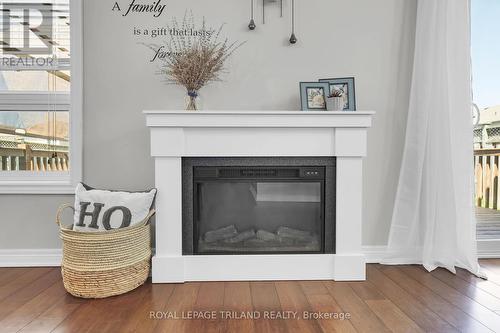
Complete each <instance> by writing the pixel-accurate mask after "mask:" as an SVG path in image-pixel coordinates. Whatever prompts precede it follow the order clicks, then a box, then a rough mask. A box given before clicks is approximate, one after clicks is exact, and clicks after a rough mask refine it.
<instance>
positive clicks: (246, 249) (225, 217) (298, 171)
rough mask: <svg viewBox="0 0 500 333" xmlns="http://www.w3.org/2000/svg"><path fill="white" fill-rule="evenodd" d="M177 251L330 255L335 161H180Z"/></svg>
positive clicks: (332, 231) (245, 159) (191, 159)
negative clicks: (180, 230) (180, 213)
mask: <svg viewBox="0 0 500 333" xmlns="http://www.w3.org/2000/svg"><path fill="white" fill-rule="evenodd" d="M182 167H183V254H195V255H196V254H205V255H207V254H213V255H217V254H271V253H272V254H276V253H290V254H292V253H293V254H297V253H335V244H334V243H335V158H334V157H271V158H269V157H263V158H245V157H243V158H183V160H182Z"/></svg>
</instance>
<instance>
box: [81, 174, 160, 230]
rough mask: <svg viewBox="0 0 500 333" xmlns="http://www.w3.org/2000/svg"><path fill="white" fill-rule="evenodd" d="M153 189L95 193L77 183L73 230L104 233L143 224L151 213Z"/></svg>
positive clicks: (95, 191) (154, 194) (154, 190)
mask: <svg viewBox="0 0 500 333" xmlns="http://www.w3.org/2000/svg"><path fill="white" fill-rule="evenodd" d="M155 196H156V189H152V190H149V191H145V192H125V191H110V190H98V189H94V188H92V187H90V186H87V185H85V184H83V183H79V184H78V185H77V186H76V190H75V216H74V223H73V230H78V231H88V232H95V231H104V230H111V229H117V228H125V227H128V226H132V225H134V224H137V223H139V222H141V221H143V220H144V219H145V218H146V216H147V215H148V213H149V211H150V210H151V208H152V206H153V203H154V199H155Z"/></svg>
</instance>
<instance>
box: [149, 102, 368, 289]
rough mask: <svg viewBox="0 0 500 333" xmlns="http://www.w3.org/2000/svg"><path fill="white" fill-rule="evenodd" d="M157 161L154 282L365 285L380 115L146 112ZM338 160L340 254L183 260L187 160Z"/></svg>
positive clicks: (153, 154) (210, 257)
mask: <svg viewBox="0 0 500 333" xmlns="http://www.w3.org/2000/svg"><path fill="white" fill-rule="evenodd" d="M144 113H145V114H146V123H147V126H148V127H149V128H150V129H151V155H152V156H153V157H154V158H155V184H156V187H157V188H158V196H157V201H156V209H157V216H156V253H155V255H154V257H153V282H155V283H161V282H184V281H217V280H218V281H221V280H287V279H288V280H299V279H334V280H364V279H365V258H364V255H363V253H362V251H361V235H362V234H361V229H362V228H361V227H362V167H363V165H362V159H363V157H364V156H366V141H367V129H368V128H369V127H370V126H371V118H372V115H373V114H374V112H361V111H356V112H330V111H328V112H325V111H323V112H309V111H303V112H302V111H196V112H193V111H144ZM195 156H200V157H252V156H255V157H269V156H335V157H337V164H336V170H337V179H336V184H337V185H336V186H337V188H336V198H337V199H336V200H337V202H336V253H335V254H276V255H268V254H266V255H184V256H183V255H182V202H181V198H182V176H181V175H182V170H181V159H182V157H195Z"/></svg>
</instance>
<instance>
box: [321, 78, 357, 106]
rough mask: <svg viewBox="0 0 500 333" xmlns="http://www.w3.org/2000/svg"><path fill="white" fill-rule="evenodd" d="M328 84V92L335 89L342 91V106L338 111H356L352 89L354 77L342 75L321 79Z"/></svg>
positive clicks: (331, 92) (330, 92)
mask: <svg viewBox="0 0 500 333" xmlns="http://www.w3.org/2000/svg"><path fill="white" fill-rule="evenodd" d="M319 82H326V83H328V85H329V94H330V95H332V94H333V93H334V92H335V91H340V92H342V96H341V97H342V108H341V109H340V111H356V96H355V89H354V77H342V78H336V79H321V80H319Z"/></svg>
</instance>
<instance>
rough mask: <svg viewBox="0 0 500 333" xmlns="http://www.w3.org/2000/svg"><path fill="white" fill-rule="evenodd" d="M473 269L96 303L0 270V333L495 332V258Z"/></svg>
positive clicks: (498, 262)
mask: <svg viewBox="0 0 500 333" xmlns="http://www.w3.org/2000/svg"><path fill="white" fill-rule="evenodd" d="M481 266H483V268H484V269H485V271H486V273H487V274H488V276H489V280H487V281H485V280H482V279H479V278H477V277H475V276H473V275H471V274H469V273H468V272H466V271H464V270H459V271H458V272H457V275H453V274H451V273H449V272H448V271H446V270H444V269H438V270H435V271H433V272H432V273H427V272H426V271H424V270H423V269H422V268H421V267H420V266H382V265H368V266H367V280H366V281H364V282H333V281H265V282H203V283H199V282H197V283H184V284H155V285H153V284H151V283H149V282H148V283H146V284H145V285H143V286H141V287H140V288H138V289H136V290H134V291H132V292H130V293H128V294H125V295H122V296H117V297H111V298H107V299H101V300H84V299H79V298H75V297H72V296H70V295H69V294H67V293H66V292H65V290H64V287H63V285H62V281H61V276H60V272H59V268H0V332H98V333H103V332H120V333H121V332H175V333H177V332H190V333H191V332H256V333H260V332H500V259H488V260H481ZM152 312H154V313H155V316H156V317H155V318H151V317H150V316H151V313H152ZM168 316H170V317H179V318H165V317H168ZM189 316H191V317H192V318H186V317H189ZM196 316H198V317H196ZM199 316H202V317H204V318H200V317H199ZM252 316H253V317H254V318H253V319H251V318H248V317H252ZM328 316H330V317H328ZM339 316H340V317H342V316H343V319H342V318H339ZM161 317H163V318H161ZM182 317H184V319H183V318H182ZM245 317H247V318H245ZM207 318H208V319H207Z"/></svg>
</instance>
